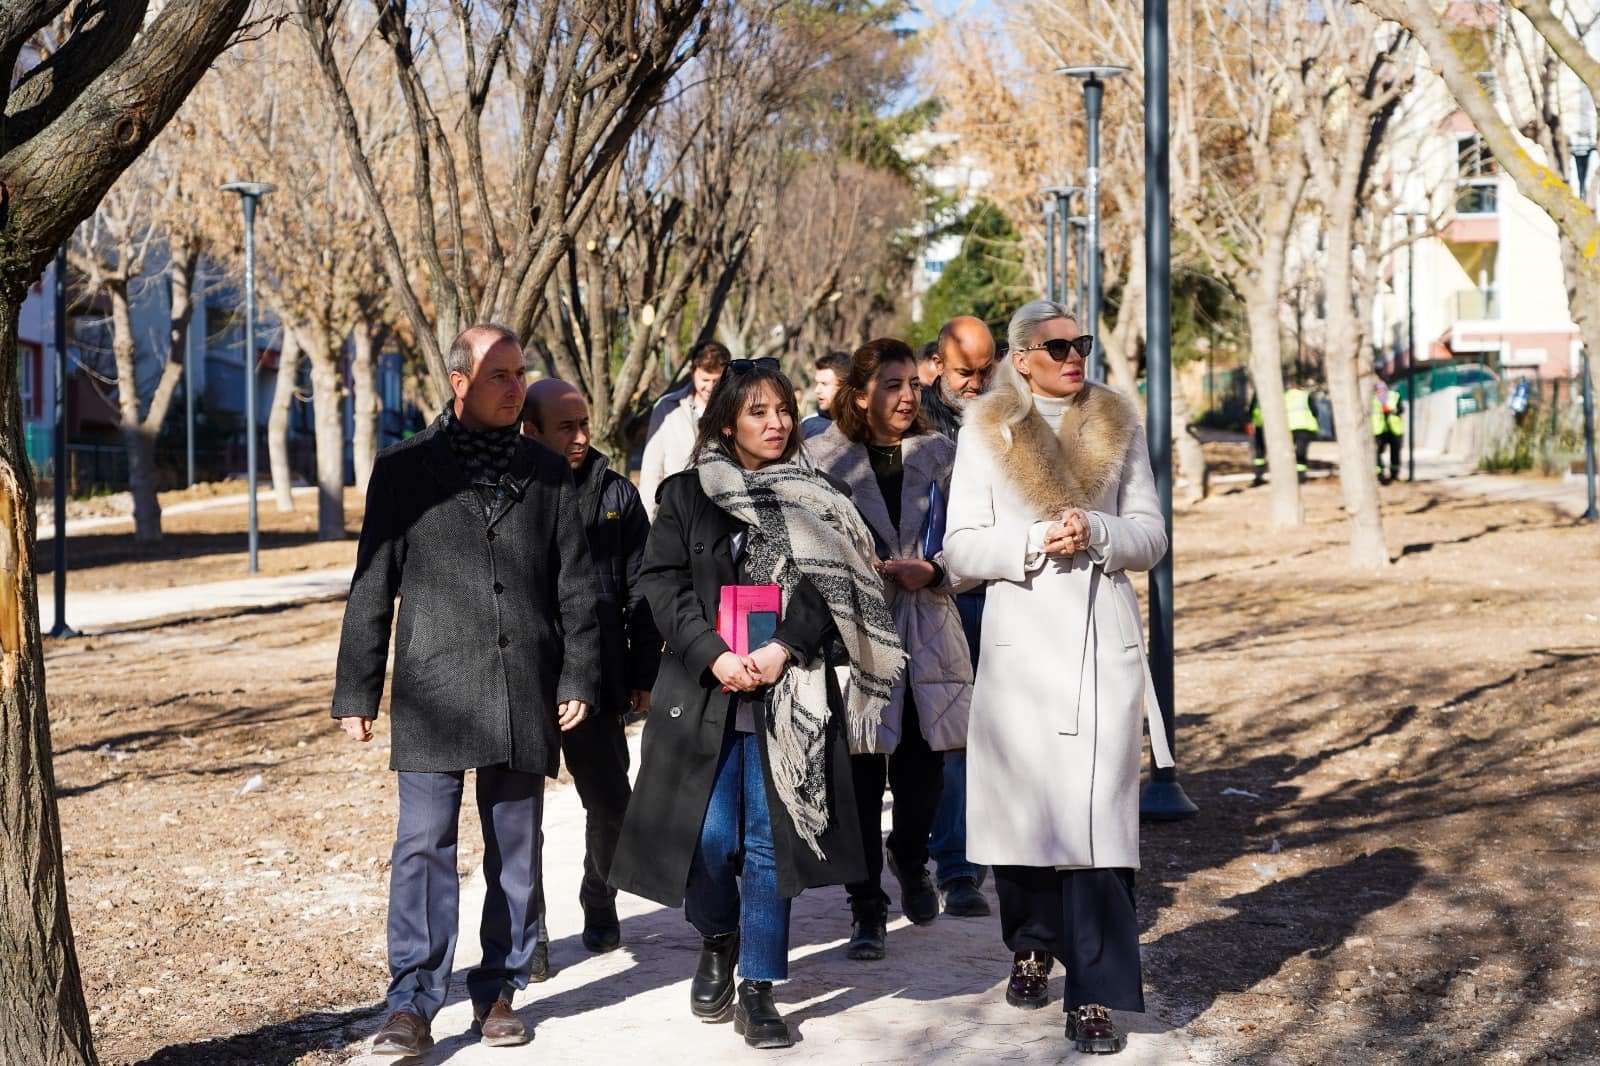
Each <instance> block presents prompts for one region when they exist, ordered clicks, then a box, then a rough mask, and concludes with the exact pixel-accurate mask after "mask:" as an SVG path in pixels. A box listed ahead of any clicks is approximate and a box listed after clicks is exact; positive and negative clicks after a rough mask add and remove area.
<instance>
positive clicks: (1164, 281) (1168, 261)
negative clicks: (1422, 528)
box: [1089, 0, 1199, 821]
mask: <svg viewBox="0 0 1600 1066" xmlns="http://www.w3.org/2000/svg"><path fill="white" fill-rule="evenodd" d="M1144 69H1145V82H1144V239H1145V265H1144V277H1145V360H1146V361H1145V366H1146V378H1145V394H1146V403H1147V406H1146V408H1145V411H1146V415H1145V422H1146V424H1147V425H1148V426H1149V429H1148V431H1147V438H1146V439H1147V440H1148V442H1149V447H1150V466H1151V469H1152V470H1153V472H1154V473H1155V478H1156V496H1157V497H1158V498H1159V499H1160V501H1161V517H1162V519H1163V521H1164V522H1165V523H1166V529H1167V544H1168V548H1167V553H1166V554H1165V555H1163V556H1162V557H1161V561H1160V562H1158V563H1157V564H1156V565H1155V568H1154V569H1153V570H1151V571H1150V679H1151V682H1152V683H1153V684H1152V687H1154V689H1155V694H1156V702H1157V703H1159V704H1160V705H1161V728H1162V729H1163V730H1164V731H1165V732H1166V734H1167V745H1168V747H1169V748H1171V750H1172V751H1173V752H1174V753H1175V752H1176V751H1177V731H1178V727H1177V720H1176V714H1175V701H1176V698H1177V692H1176V684H1175V681H1176V678H1175V670H1174V665H1175V664H1174V658H1173V650H1174V642H1173V625H1172V549H1171V544H1172V188H1171V171H1170V164H1171V159H1170V157H1169V155H1168V142H1169V138H1168V135H1167V86H1168V80H1167V0H1144ZM1092 187H1093V183H1091V188H1092ZM1089 205H1090V206H1089V210H1090V211H1091V212H1093V211H1095V210H1096V208H1095V206H1094V200H1093V198H1092V196H1091V199H1090V201H1089ZM1096 292H1097V290H1094V289H1091V294H1092V295H1091V298H1092V299H1095V300H1096V301H1098V298H1099V297H1098V295H1094V294H1095V293H1096ZM1139 813H1140V815H1141V816H1143V817H1145V818H1150V819H1153V820H1156V821H1175V820H1177V819H1179V818H1191V817H1193V816H1194V815H1195V814H1198V813H1199V808H1198V807H1196V806H1195V805H1194V801H1192V800H1191V799H1189V797H1188V795H1187V794H1186V793H1185V792H1184V791H1183V786H1182V785H1180V784H1179V783H1178V768H1177V767H1176V766H1166V767H1161V766H1156V767H1152V769H1151V771H1150V781H1149V783H1148V784H1146V785H1145V787H1144V791H1143V792H1141V793H1140V795H1139Z"/></svg>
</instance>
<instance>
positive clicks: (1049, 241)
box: [1044, 197, 1057, 300]
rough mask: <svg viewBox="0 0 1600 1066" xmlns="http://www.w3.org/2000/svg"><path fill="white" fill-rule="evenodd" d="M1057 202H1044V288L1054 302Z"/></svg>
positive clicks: (1048, 200) (1052, 198) (1048, 297)
mask: <svg viewBox="0 0 1600 1066" xmlns="http://www.w3.org/2000/svg"><path fill="white" fill-rule="evenodd" d="M1056 213H1057V212H1056V200H1055V198H1054V197H1050V198H1048V199H1046V200H1045V202H1044V259H1045V267H1044V278H1045V281H1044V288H1045V293H1044V295H1045V298H1046V299H1048V300H1054V299H1056V298H1057V296H1056Z"/></svg>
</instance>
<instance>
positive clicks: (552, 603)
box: [333, 422, 600, 777]
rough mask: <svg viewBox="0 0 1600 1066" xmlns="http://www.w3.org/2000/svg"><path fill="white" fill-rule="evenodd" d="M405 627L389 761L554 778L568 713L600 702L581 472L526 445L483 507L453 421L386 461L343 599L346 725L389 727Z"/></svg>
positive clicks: (340, 703)
mask: <svg viewBox="0 0 1600 1066" xmlns="http://www.w3.org/2000/svg"><path fill="white" fill-rule="evenodd" d="M397 596H398V597H399V600H400V611H399V615H400V617H399V621H398V623H397V624H395V625H394V632H395V641H396V647H395V657H394V690H393V694H392V695H393V698H392V699H391V701H390V703H391V707H390V711H391V713H392V714H393V716H394V723H393V729H392V735H393V739H392V743H391V749H390V762H389V765H390V767H391V768H392V769H395V770H425V771H437V772H442V771H453V770H466V769H471V768H474V767H480V766H493V765H497V764H500V763H505V764H508V765H510V766H511V767H512V768H513V769H516V770H523V771H527V772H531V773H542V774H545V775H546V776H549V777H554V776H555V775H556V770H557V766H558V763H559V761H560V745H559V735H558V729H557V726H556V716H555V708H556V705H557V704H558V703H561V702H564V701H566V700H570V699H581V700H586V701H588V702H589V704H590V706H591V708H592V707H593V704H594V700H595V695H596V693H595V682H596V674H597V672H598V669H599V662H600V641H599V628H598V623H597V621H596V617H595V579H594V571H593V568H592V566H591V564H590V560H589V548H588V544H587V542H586V540H585V537H584V527H583V516H582V514H581V509H580V504H579V501H578V494H577V490H576V488H575V487H574V485H573V482H572V473H571V470H570V469H569V468H568V466H567V464H566V463H565V462H564V461H563V460H562V459H561V457H560V456H558V455H556V454H555V453H554V452H551V451H549V450H548V449H545V448H541V447H539V446H538V445H536V444H534V443H532V442H531V441H526V440H523V441H520V442H519V444H518V447H517V451H516V453H515V455H514V456H513V459H512V463H511V469H510V471H509V473H508V474H507V475H506V476H505V477H504V478H502V479H501V482H500V487H499V490H498V492H497V494H495V495H493V496H492V497H491V498H490V499H489V500H488V506H487V509H486V506H485V501H484V499H483V498H482V497H480V494H479V492H478V490H476V489H474V488H473V487H472V485H471V484H470V483H469V482H468V480H467V477H466V475H465V473H463V471H462V469H461V466H460V464H459V463H457V462H456V458H455V454H454V452H452V451H451V448H450V443H449V441H448V439H447V438H446V437H445V435H444V432H443V429H442V425H441V424H440V423H438V422H435V423H434V424H433V425H431V426H429V427H428V428H427V429H425V430H423V431H422V432H421V433H419V434H417V435H416V436H414V437H412V438H411V439H410V440H407V441H404V442H402V443H400V444H397V445H395V446H393V447H391V448H387V449H385V450H384V451H383V452H381V453H379V455H378V458H377V462H376V463H375V464H374V466H373V470H372V479H371V481H370V482H369V484H368V486H367V510H366V516H365V518H364V519H363V520H362V523H361V541H360V545H359V547H358V548H357V550H356V571H355V577H354V578H353V579H352V581H351V583H350V599H349V601H348V603H347V604H346V605H345V613H344V628H343V630H342V631H341V633H340V637H339V662H338V670H337V675H336V679H335V682H334V694H333V716H334V717H335V718H345V717H350V716H356V717H363V718H375V717H377V713H378V701H379V698H380V697H381V696H382V694H383V675H384V664H385V661H386V659H387V656H388V651H389V632H390V626H391V623H392V622H393V621H394V615H395V598H396V597H397Z"/></svg>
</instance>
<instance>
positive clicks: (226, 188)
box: [217, 181, 277, 200]
mask: <svg viewBox="0 0 1600 1066" xmlns="http://www.w3.org/2000/svg"><path fill="white" fill-rule="evenodd" d="M217 188H218V189H220V190H222V191H223V192H236V193H238V194H239V195H240V196H245V197H249V198H250V199H254V200H259V199H261V197H263V196H265V195H267V193H269V192H271V191H272V190H273V189H276V188H277V186H276V185H269V184H267V183H266V182H264V181H230V182H227V183H225V184H222V185H218V186H217Z"/></svg>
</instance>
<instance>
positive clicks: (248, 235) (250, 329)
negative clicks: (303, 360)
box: [240, 193, 261, 574]
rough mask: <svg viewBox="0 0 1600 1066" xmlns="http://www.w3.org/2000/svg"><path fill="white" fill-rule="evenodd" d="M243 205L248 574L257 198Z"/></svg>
mask: <svg viewBox="0 0 1600 1066" xmlns="http://www.w3.org/2000/svg"><path fill="white" fill-rule="evenodd" d="M240 200H241V202H242V203H243V204H244V406H245V443H244V454H245V464H244V465H245V480H246V481H247V482H248V484H247V485H246V486H245V495H246V496H248V497H249V501H250V502H249V505H248V507H249V515H250V536H249V541H250V562H249V566H248V567H247V570H248V572H249V573H252V574H254V573H256V572H257V571H258V570H260V568H261V567H260V563H259V562H258V560H257V556H258V554H259V549H260V531H259V529H258V527H257V524H256V197H255V195H253V194H250V193H246V194H245V195H243V196H241V197H240Z"/></svg>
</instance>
